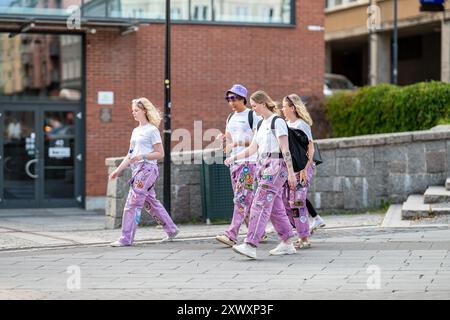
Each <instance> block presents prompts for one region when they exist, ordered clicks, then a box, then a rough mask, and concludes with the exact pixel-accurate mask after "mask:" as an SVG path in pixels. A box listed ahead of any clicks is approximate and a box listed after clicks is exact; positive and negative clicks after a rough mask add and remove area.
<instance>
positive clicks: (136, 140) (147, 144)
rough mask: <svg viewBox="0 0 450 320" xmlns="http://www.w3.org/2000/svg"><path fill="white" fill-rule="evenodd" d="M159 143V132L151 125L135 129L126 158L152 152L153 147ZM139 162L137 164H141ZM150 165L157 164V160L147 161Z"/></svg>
mask: <svg viewBox="0 0 450 320" xmlns="http://www.w3.org/2000/svg"><path fill="white" fill-rule="evenodd" d="M157 143H161V135H160V134H159V130H158V128H157V127H155V126H154V125H152V124H150V123H149V124H146V125H145V126H142V127H136V128H134V129H133V133H132V134H131V139H130V150H129V153H128V156H129V157H130V158H133V157H136V156H139V155H143V154H149V153H152V152H153V151H154V148H153V145H154V144H157ZM142 161H144V160H141V161H139V162H142ZM147 161H148V162H150V163H157V160H147Z"/></svg>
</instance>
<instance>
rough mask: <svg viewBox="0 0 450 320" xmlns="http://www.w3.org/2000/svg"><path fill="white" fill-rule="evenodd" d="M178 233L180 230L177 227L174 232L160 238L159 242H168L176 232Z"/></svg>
mask: <svg viewBox="0 0 450 320" xmlns="http://www.w3.org/2000/svg"><path fill="white" fill-rule="evenodd" d="M179 233H180V230H178V229H177V231H175V233H174V234H172V235H167V236H165V237H164V238H162V239H161V242H169V241H172V240H173V239H174V238H175V237H176V236H177V235H178V234H179Z"/></svg>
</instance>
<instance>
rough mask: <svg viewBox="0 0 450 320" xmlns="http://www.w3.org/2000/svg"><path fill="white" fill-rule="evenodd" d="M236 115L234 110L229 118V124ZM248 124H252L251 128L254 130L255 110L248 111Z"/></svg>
mask: <svg viewBox="0 0 450 320" xmlns="http://www.w3.org/2000/svg"><path fill="white" fill-rule="evenodd" d="M233 115H234V112H232V113H230V115H229V116H228V118H227V124H228V122H230V119H231V117H232V116H233ZM248 125H249V126H250V129H251V130H253V110H250V112H249V113H248Z"/></svg>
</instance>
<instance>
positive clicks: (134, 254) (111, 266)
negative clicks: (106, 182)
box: [0, 227, 450, 300]
mask: <svg viewBox="0 0 450 320" xmlns="http://www.w3.org/2000/svg"><path fill="white" fill-rule="evenodd" d="M276 244H277V239H276V237H275V236H274V235H271V238H270V240H269V242H268V243H265V244H262V245H261V247H260V248H259V249H258V256H259V259H258V260H256V261H253V260H248V259H246V258H244V257H242V256H240V255H238V254H236V253H234V252H233V251H232V250H231V249H229V248H226V247H224V246H222V245H221V244H219V243H217V242H215V241H214V240H176V241H174V242H171V243H159V244H151V243H146V244H142V243H141V244H139V245H137V246H134V247H126V248H111V247H107V246H101V247H100V246H90V247H76V248H65V249H63V250H61V249H51V250H34V251H20V252H10V251H3V252H0V299H158V300H160V299H183V300H184V299H193V300H207V299H219V300H222V299H223V300H227V299H236V300H240V299H250V300H254V299H256V300H258V299H295V300H299V299H431V300H434V299H448V298H449V297H450V251H449V248H450V231H449V229H448V228H414V229H412V228H408V229H393V228H390V229H383V228H378V227H365V228H364V227H363V228H360V227H358V228H345V229H334V230H321V232H320V233H318V234H317V235H316V237H315V238H314V240H313V247H312V248H311V249H307V250H302V251H299V252H297V253H296V254H294V255H290V256H281V257H273V256H269V255H268V250H269V249H271V248H273V247H274V246H275V245H276Z"/></svg>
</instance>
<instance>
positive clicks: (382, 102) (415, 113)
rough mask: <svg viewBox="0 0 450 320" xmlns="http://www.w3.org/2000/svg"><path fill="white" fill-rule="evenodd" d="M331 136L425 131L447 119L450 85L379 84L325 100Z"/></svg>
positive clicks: (449, 103)
mask: <svg viewBox="0 0 450 320" xmlns="http://www.w3.org/2000/svg"><path fill="white" fill-rule="evenodd" d="M325 106H326V111H327V118H328V120H329V122H330V124H331V127H332V130H333V136H334V137H348V136H355V135H364V134H374V133H388V132H402V131H414V130H425V129H429V128H431V127H433V126H436V125H438V124H442V123H449V122H450V119H449V118H450V84H448V83H443V82H421V83H416V84H413V85H410V86H405V87H397V86H394V85H390V84H380V85H377V86H373V87H363V88H360V89H358V90H356V91H351V92H338V93H336V94H334V95H333V96H331V97H329V98H327V99H326V101H325Z"/></svg>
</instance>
